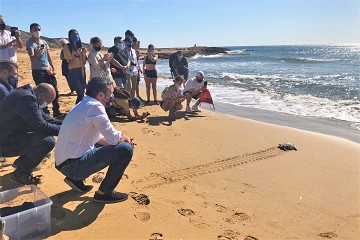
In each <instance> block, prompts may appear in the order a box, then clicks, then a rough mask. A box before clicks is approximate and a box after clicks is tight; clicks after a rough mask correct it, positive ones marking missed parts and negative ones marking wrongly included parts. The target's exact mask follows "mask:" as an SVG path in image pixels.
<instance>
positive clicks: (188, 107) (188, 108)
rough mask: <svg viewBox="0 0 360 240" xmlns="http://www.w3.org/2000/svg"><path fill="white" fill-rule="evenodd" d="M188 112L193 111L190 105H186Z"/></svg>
mask: <svg viewBox="0 0 360 240" xmlns="http://www.w3.org/2000/svg"><path fill="white" fill-rule="evenodd" d="M186 112H188V113H191V112H192V111H191V109H190V106H189V105H187V106H186Z"/></svg>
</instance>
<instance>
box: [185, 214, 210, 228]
mask: <svg viewBox="0 0 360 240" xmlns="http://www.w3.org/2000/svg"><path fill="white" fill-rule="evenodd" d="M189 222H190V223H191V224H192V225H194V226H195V227H198V228H201V229H207V228H209V227H210V225H209V224H207V223H206V222H205V221H204V220H203V219H202V217H192V216H190V217H189Z"/></svg>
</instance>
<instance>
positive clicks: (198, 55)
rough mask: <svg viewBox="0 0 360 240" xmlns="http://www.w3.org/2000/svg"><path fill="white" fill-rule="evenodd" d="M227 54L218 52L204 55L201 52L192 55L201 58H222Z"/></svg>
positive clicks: (194, 57)
mask: <svg viewBox="0 0 360 240" xmlns="http://www.w3.org/2000/svg"><path fill="white" fill-rule="evenodd" d="M224 56H226V54H225V53H218V54H214V55H204V54H201V53H196V54H195V56H193V57H191V59H200V58H221V57H224Z"/></svg>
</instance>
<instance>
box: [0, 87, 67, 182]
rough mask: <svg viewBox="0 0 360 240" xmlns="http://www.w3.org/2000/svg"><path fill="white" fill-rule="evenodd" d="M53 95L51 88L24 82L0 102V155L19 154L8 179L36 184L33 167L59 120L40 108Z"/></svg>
mask: <svg viewBox="0 0 360 240" xmlns="http://www.w3.org/2000/svg"><path fill="white" fill-rule="evenodd" d="M55 97H56V91H55V89H54V87H53V86H52V85H50V84H47V83H41V84H39V85H37V86H36V87H31V86H30V84H27V85H25V86H23V87H20V88H17V89H15V90H13V91H12V92H10V93H9V95H7V96H6V97H5V99H4V100H3V101H2V102H1V103H0V116H1V118H0V155H1V156H3V157H14V156H19V158H18V159H17V160H16V167H17V168H16V170H15V171H14V172H13V173H12V175H11V176H10V178H11V179H12V180H13V181H15V182H17V183H20V184H25V185H29V184H35V185H36V184H38V183H39V182H40V178H39V177H34V176H32V172H33V170H34V169H35V168H36V167H37V166H38V165H39V164H40V162H41V161H42V159H43V158H44V157H45V156H46V155H47V154H48V153H49V152H50V151H51V150H52V149H53V148H54V146H55V138H54V136H57V135H58V133H59V131H60V125H61V123H62V121H60V120H57V119H54V118H51V117H49V116H48V115H47V114H45V113H44V112H43V111H42V110H41V108H43V107H44V106H45V105H46V104H48V103H51V102H52V101H53V100H54V99H55Z"/></svg>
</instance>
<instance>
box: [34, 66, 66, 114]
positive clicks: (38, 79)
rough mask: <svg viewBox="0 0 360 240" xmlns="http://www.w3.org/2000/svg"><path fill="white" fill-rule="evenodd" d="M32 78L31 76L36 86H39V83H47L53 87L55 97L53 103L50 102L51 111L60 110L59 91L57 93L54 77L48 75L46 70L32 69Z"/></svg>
mask: <svg viewBox="0 0 360 240" xmlns="http://www.w3.org/2000/svg"><path fill="white" fill-rule="evenodd" d="M32 76H33V79H34V81H35V84H36V85H39V84H40V83H48V84H50V85H51V86H53V87H54V89H55V92H56V96H55V99H54V101H53V102H52V105H53V111H54V112H58V111H59V109H60V106H59V91H58V86H57V81H56V77H55V75H49V74H48V72H47V70H38V69H33V70H32Z"/></svg>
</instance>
